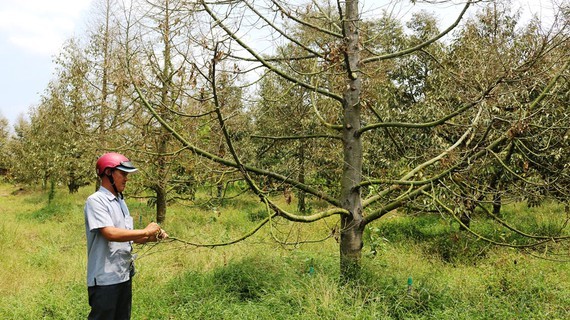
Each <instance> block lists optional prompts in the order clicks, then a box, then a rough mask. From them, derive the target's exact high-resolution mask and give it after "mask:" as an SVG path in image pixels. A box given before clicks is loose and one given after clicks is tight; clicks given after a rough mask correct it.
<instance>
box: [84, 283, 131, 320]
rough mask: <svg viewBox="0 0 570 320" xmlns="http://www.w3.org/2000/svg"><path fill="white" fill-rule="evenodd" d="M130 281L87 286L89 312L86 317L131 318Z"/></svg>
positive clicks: (120, 319) (121, 319) (123, 319)
mask: <svg viewBox="0 0 570 320" xmlns="http://www.w3.org/2000/svg"><path fill="white" fill-rule="evenodd" d="M132 288H133V286H132V281H131V280H129V281H127V282H123V283H119V284H113V285H108V286H94V287H89V288H87V291H88V293H89V305H90V306H91V312H90V313H89V317H88V319H93V320H96V319H105V320H110V319H115V320H128V319H130V318H131V304H132V298H133V290H132Z"/></svg>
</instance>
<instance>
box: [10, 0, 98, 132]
mask: <svg viewBox="0 0 570 320" xmlns="http://www.w3.org/2000/svg"><path fill="white" fill-rule="evenodd" d="M91 2H92V0H0V74H1V76H0V115H2V116H3V117H5V118H7V119H8V121H10V123H11V124H14V123H15V121H16V119H17V118H18V116H19V115H20V114H22V115H26V113H27V110H28V109H29V108H30V106H32V105H37V103H38V102H39V100H40V95H41V93H42V92H43V91H44V90H45V88H47V84H48V82H49V81H50V80H51V79H52V78H53V72H54V69H55V64H54V63H53V58H54V57H55V56H56V55H57V54H58V53H59V52H60V51H61V50H60V49H61V47H62V45H63V43H64V42H65V40H67V39H69V38H71V37H73V36H74V34H75V32H76V31H77V30H79V29H80V27H81V26H82V25H84V23H83V22H82V20H85V16H84V15H85V14H86V12H87V11H88V10H89V8H90V5H91Z"/></svg>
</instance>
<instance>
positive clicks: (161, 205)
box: [156, 186, 166, 223]
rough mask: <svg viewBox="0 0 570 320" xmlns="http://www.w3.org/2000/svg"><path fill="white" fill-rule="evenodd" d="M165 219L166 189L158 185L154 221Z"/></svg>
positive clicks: (161, 221)
mask: <svg viewBox="0 0 570 320" xmlns="http://www.w3.org/2000/svg"><path fill="white" fill-rule="evenodd" d="M164 220H166V190H165V189H164V188H163V187H162V186H159V187H158V188H156V222H157V223H163V222H164Z"/></svg>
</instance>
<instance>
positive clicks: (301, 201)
mask: <svg viewBox="0 0 570 320" xmlns="http://www.w3.org/2000/svg"><path fill="white" fill-rule="evenodd" d="M298 180H299V182H300V183H302V184H305V145H304V144H303V143H301V144H300V146H299V177H298ZM297 199H298V200H297V210H298V211H299V212H306V211H307V204H306V202H305V191H303V190H300V191H299V194H298V195H297Z"/></svg>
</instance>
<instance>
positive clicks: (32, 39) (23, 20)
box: [0, 0, 92, 55]
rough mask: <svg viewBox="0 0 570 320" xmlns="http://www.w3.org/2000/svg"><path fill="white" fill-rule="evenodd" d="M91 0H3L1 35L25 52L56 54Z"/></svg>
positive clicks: (5, 41)
mask: <svg viewBox="0 0 570 320" xmlns="http://www.w3.org/2000/svg"><path fill="white" fill-rule="evenodd" d="M91 2H92V0H50V1H46V0H24V1H16V0H0V38H3V42H4V43H5V44H7V45H9V46H14V47H17V48H19V49H20V50H24V51H25V52H26V53H33V54H39V55H53V54H55V53H56V52H57V51H59V49H60V47H61V45H62V43H63V42H64V41H65V39H67V38H69V37H71V36H72V35H73V32H74V29H75V26H76V24H77V23H78V22H79V20H80V18H81V14H82V12H83V11H84V10H86V9H87V8H88V7H89V4H90V3H91Z"/></svg>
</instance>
